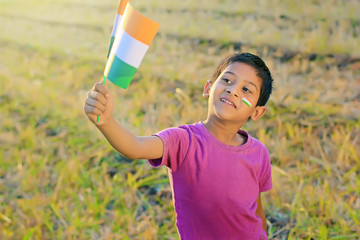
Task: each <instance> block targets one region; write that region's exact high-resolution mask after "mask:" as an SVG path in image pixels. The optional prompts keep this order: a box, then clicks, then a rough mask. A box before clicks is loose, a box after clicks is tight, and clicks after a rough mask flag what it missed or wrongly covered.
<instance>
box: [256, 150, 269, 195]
mask: <svg viewBox="0 0 360 240" xmlns="http://www.w3.org/2000/svg"><path fill="white" fill-rule="evenodd" d="M264 150H265V151H263V154H262V155H263V156H262V164H261V165H262V166H261V171H260V177H259V190H260V192H266V191H269V190H270V189H272V179H271V162H270V155H269V151H268V150H267V149H266V147H264Z"/></svg>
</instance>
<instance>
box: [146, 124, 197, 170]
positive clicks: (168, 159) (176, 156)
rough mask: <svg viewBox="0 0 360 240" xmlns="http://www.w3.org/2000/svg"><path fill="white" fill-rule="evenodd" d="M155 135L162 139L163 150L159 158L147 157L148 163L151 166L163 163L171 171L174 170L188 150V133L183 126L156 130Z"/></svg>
mask: <svg viewBox="0 0 360 240" xmlns="http://www.w3.org/2000/svg"><path fill="white" fill-rule="evenodd" d="M155 136H157V137H159V138H160V139H161V140H162V142H163V144H164V152H163V156H162V157H161V158H158V159H149V160H148V161H149V163H150V165H151V166H153V167H159V166H163V165H165V166H167V167H168V168H170V169H171V171H172V172H176V170H177V169H178V167H179V166H180V165H181V163H182V162H183V161H184V159H185V157H186V154H187V152H188V150H189V143H190V140H189V133H188V132H187V131H186V130H185V129H183V128H168V129H165V130H163V131H160V132H158V133H157V134H155Z"/></svg>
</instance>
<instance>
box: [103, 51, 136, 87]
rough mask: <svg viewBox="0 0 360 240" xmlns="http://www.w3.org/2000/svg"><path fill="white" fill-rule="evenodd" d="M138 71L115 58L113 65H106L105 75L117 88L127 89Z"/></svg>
mask: <svg viewBox="0 0 360 240" xmlns="http://www.w3.org/2000/svg"><path fill="white" fill-rule="evenodd" d="M109 60H110V59H109ZM109 62H110V61H109ZM136 70H137V69H136V68H134V67H133V66H130V65H129V64H127V63H125V62H124V61H122V60H121V59H119V58H118V57H116V56H115V57H114V58H113V59H112V61H111V63H110V64H107V65H106V68H105V72H104V75H105V76H106V78H107V79H109V80H110V81H111V82H112V83H114V84H115V85H116V86H119V87H122V88H124V89H126V88H127V87H128V86H129V84H130V82H131V80H132V78H133V77H134V75H135V73H136Z"/></svg>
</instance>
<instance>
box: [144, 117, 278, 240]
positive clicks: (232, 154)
mask: <svg viewBox="0 0 360 240" xmlns="http://www.w3.org/2000/svg"><path fill="white" fill-rule="evenodd" d="M239 134H242V135H244V136H245V137H247V141H246V142H245V143H244V144H243V145H241V146H231V145H226V144H224V143H222V142H220V141H219V140H218V139H216V138H215V137H214V136H213V135H212V134H211V133H210V132H209V131H208V130H207V129H206V128H205V126H204V125H203V124H202V123H201V122H199V123H195V124H193V125H183V126H179V127H177V128H169V129H165V130H163V131H161V132H159V133H157V134H156V136H158V137H160V138H161V140H162V141H163V143H164V153H163V157H162V158H160V159H154V160H149V162H150V164H151V165H152V166H154V167H158V166H161V165H165V166H167V167H168V168H169V179H170V184H171V188H172V193H173V200H174V206H175V211H176V215H177V216H176V220H177V221H176V225H177V228H178V231H179V235H180V237H181V239H182V240H202V239H204V240H213V239H214V240H215V239H216V240H224V239H226V240H232V239H236V240H239V239H246V240H247V239H267V236H266V234H265V231H264V230H263V228H262V222H261V219H260V218H259V217H258V216H257V215H256V214H255V211H256V208H257V203H256V199H257V198H258V196H259V192H265V191H268V190H270V189H271V188H272V182H271V165H270V159H269V152H268V150H267V148H266V147H265V145H263V144H262V143H260V142H259V141H258V140H256V139H255V138H253V137H251V136H250V135H249V134H248V133H247V132H245V131H243V130H240V131H239Z"/></svg>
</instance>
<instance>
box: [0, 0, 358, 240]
mask: <svg viewBox="0 0 360 240" xmlns="http://www.w3.org/2000/svg"><path fill="white" fill-rule="evenodd" d="M117 4H118V1H117V0H102V1H96V0H86V1H85V0H77V1H70V0H51V1H50V0H0V83H1V85H0V86H1V87H0V239H146V240H152V239H158V240H162V239H178V235H177V232H176V227H175V213H174V209H173V204H172V199H171V190H170V187H169V183H168V177H167V169H166V168H165V167H164V168H159V169H153V168H151V167H150V166H149V164H148V163H147V162H146V161H144V160H128V159H126V158H124V157H122V156H121V155H120V154H118V153H116V152H115V151H114V150H113V149H112V148H111V147H110V145H109V144H108V143H107V142H106V140H105V139H104V138H103V137H102V136H101V134H100V133H99V132H98V131H97V129H96V128H95V127H94V126H93V124H91V123H90V122H89V121H88V120H87V118H86V116H85V115H84V113H83V102H84V99H85V97H86V94H87V91H89V90H90V89H91V88H92V86H93V84H94V83H95V82H96V81H100V80H101V79H102V74H103V71H104V67H105V62H106V54H107V50H108V46H109V42H110V35H111V30H112V24H113V21H114V18H115V14H116V8H117ZM132 4H133V6H134V7H135V8H136V9H137V10H138V11H140V12H142V13H143V14H145V15H146V16H148V17H150V18H152V19H154V20H156V21H158V22H160V24H161V26H160V30H159V33H158V34H157V36H156V38H155V39H154V41H153V43H152V45H151V46H150V49H149V51H148V53H147V54H146V56H145V58H144V61H143V63H142V64H141V66H140V68H139V69H138V72H137V73H136V75H135V78H134V80H133V82H132V84H131V85H130V87H129V88H128V89H127V90H122V89H120V88H117V87H115V86H114V85H110V89H111V91H112V92H113V94H114V95H115V101H116V103H115V104H116V106H115V113H114V115H115V116H116V118H117V120H118V121H119V122H120V123H122V124H123V125H124V126H126V127H127V128H128V129H130V130H131V131H132V132H134V133H135V134H154V133H156V132H157V131H159V130H161V129H164V128H167V127H171V126H177V125H180V124H184V123H194V122H198V121H200V120H204V119H205V114H206V110H207V109H206V104H207V103H206V100H205V99H203V98H202V89H203V85H204V84H205V82H206V80H207V79H209V78H210V77H211V75H212V73H213V71H214V69H215V67H216V65H217V63H218V62H219V61H220V60H221V59H223V58H224V57H225V56H227V55H229V54H231V53H233V52H251V53H253V54H257V55H259V56H260V57H261V58H263V59H264V61H265V62H266V64H267V65H268V67H269V68H270V70H271V72H272V74H273V77H274V80H275V82H274V91H273V94H272V96H271V98H270V101H269V103H268V104H267V110H268V112H267V114H266V115H265V116H264V117H263V118H262V120H259V121H257V122H249V123H247V124H246V125H245V126H244V129H245V130H247V131H249V132H250V134H252V135H253V136H255V137H256V138H258V139H259V140H260V141H262V142H263V143H265V145H266V146H267V147H268V149H269V151H270V154H271V160H272V175H273V185H274V187H273V189H272V190H271V191H269V192H267V193H264V194H263V205H264V209H265V213H266V216H267V225H268V235H269V238H270V239H359V236H360V223H359V221H360V123H359V116H360V37H359V34H360V17H359V16H360V14H359V13H360V2H359V1H358V0H324V1H318V0H302V1H300V0H291V1H290V0H272V1H263V0H241V1H239V0H208V1H205V0H198V1H190V0H181V1H180V0H172V1H160V0H146V1H145V0H142V1H140V0H133V1H132Z"/></svg>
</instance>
